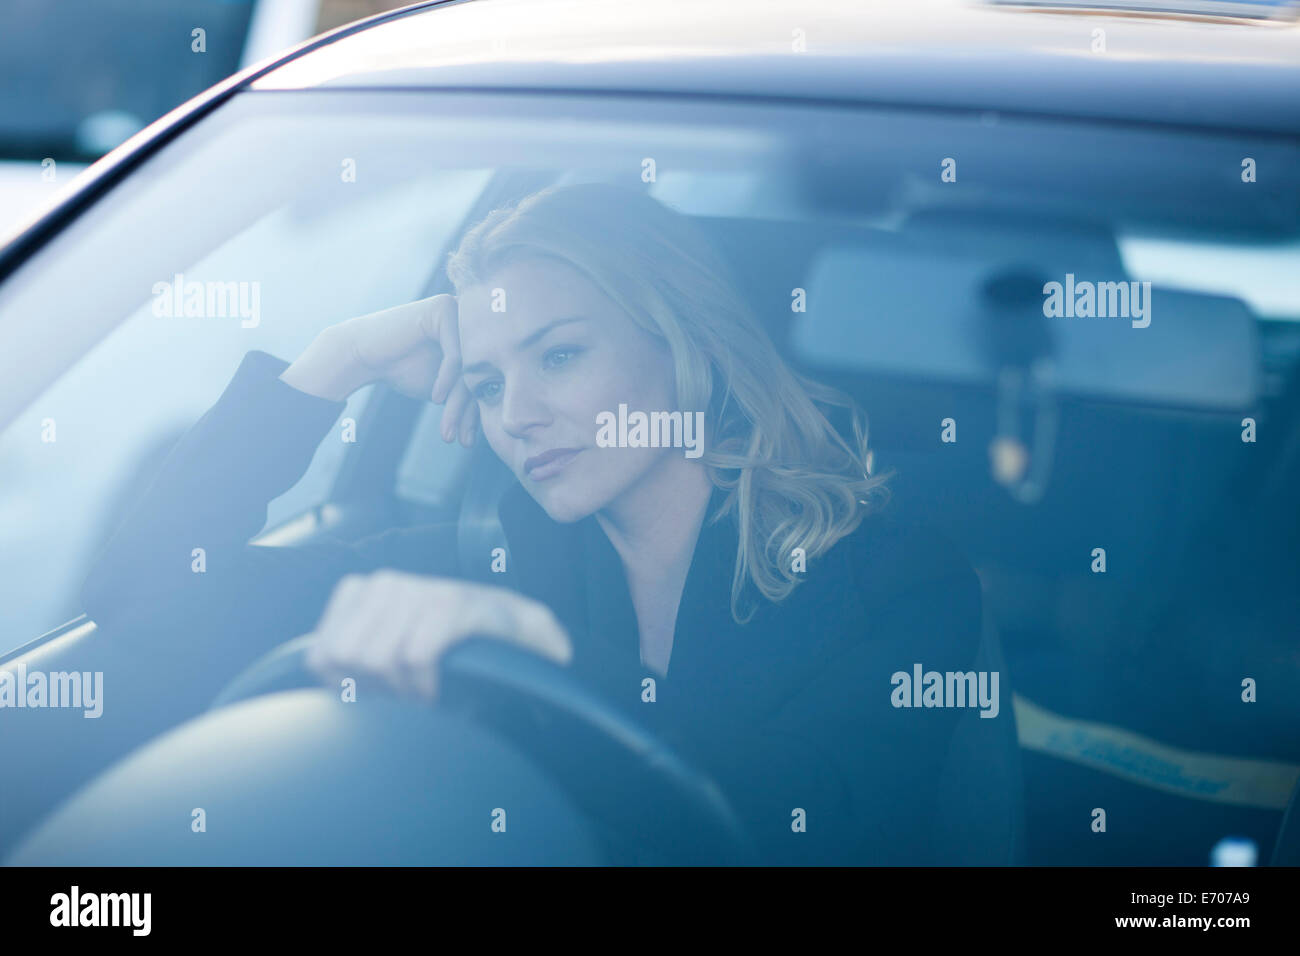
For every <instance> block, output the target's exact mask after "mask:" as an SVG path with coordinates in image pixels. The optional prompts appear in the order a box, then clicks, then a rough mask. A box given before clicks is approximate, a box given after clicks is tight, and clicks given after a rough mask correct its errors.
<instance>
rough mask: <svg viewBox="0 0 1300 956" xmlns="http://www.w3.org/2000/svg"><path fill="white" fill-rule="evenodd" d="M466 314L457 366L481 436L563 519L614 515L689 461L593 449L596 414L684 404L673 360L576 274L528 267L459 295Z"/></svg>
mask: <svg viewBox="0 0 1300 956" xmlns="http://www.w3.org/2000/svg"><path fill="white" fill-rule="evenodd" d="M496 290H499V291H496ZM494 291H495V298H494ZM494 302H495V303H496V304H497V308H502V307H503V306H504V308H503V310H502V311H493V305H494ZM459 306H460V341H461V365H462V368H463V370H464V379H465V384H466V385H467V386H468V387H469V390H470V394H471V395H473V396H474V399H475V401H476V402H477V403H478V407H479V416H480V420H481V422H482V427H483V434H484V436H485V437H486V438H487V441H488V444H489V445H490V446H491V447H492V450H493V451H494V452H496V454H497V457H499V458H500V459H501V460H502V461H503V462H505V463H506V465H507V466H508V467H509V468H510V470H511V471H513V472H514V474H515V476H516V477H517V478H518V479H519V481H520V483H521V484H522V485H523V486H524V487H525V488H527V489H528V492H529V494H531V495H532V496H533V498H534V499H536V501H537V502H538V504H540V505H541V506H542V507H543V508H544V509H545V510H546V512H547V514H548V515H550V516H551V518H552V519H554V520H555V521H561V522H567V521H577V520H579V519H581V518H585V517H586V516H587V515H590V514H592V513H594V512H596V511H600V510H602V509H604V508H607V507H609V506H610V505H611V504H613V503H615V502H617V501H618V499H620V498H621V497H622V496H623V495H625V494H626V493H627V492H628V491H629V490H631V489H633V488H635V487H636V486H637V485H638V484H639V483H640V482H641V481H643V480H644V479H645V478H646V477H647V475H649V474H650V473H651V472H652V471H653V470H654V469H656V468H657V467H660V466H661V465H662V464H663V463H664V461H665V456H666V455H670V454H674V453H675V454H676V455H678V456H680V455H681V454H682V452H681V450H680V449H672V448H618V447H599V446H598V445H597V444H596V434H597V430H598V429H597V424H596V422H597V416H598V415H599V414H600V413H602V412H610V413H613V414H614V415H615V416H617V414H618V407H619V405H620V403H621V404H626V405H627V407H628V411H629V412H632V411H645V412H651V411H671V410H673V409H675V408H676V407H677V402H676V397H675V389H674V377H673V365H672V355H671V352H670V351H669V349H668V347H667V345H666V343H664V342H663V340H662V339H660V338H658V337H656V336H654V335H651V334H650V333H648V332H646V331H645V330H643V329H642V328H641V327H640V326H638V325H637V324H636V323H635V322H633V321H632V319H631V317H630V316H628V315H627V313H626V312H624V311H623V310H622V309H621V308H620V307H619V306H617V305H616V304H615V303H614V302H613V301H611V300H610V299H609V298H608V297H607V296H606V295H605V294H604V293H603V292H602V291H601V290H600V288H599V287H598V286H596V285H595V283H593V282H591V281H590V280H589V279H587V278H586V277H585V276H584V275H583V274H582V273H581V272H579V271H578V270H577V269H575V268H574V267H573V266H571V265H569V264H568V263H566V262H563V261H561V260H558V259H549V258H540V257H539V258H533V259H526V260H520V261H518V262H516V263H512V264H510V265H508V266H505V267H503V268H502V269H501V270H500V271H498V272H497V273H496V274H495V275H493V276H491V277H489V279H488V280H487V281H485V282H483V283H482V284H481V285H477V286H473V287H471V288H468V289H465V290H463V291H462V293H461V295H460V296H459Z"/></svg>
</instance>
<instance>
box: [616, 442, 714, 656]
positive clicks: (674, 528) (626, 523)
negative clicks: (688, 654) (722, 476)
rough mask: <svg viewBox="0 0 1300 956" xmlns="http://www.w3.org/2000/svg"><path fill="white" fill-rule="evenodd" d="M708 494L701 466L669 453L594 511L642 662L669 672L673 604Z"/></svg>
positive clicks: (677, 601)
mask: <svg viewBox="0 0 1300 956" xmlns="http://www.w3.org/2000/svg"><path fill="white" fill-rule="evenodd" d="M712 495H713V483H712V482H711V481H709V477H708V474H707V473H706V472H705V470H704V468H703V467H702V466H700V465H699V464H697V463H696V462H694V461H690V460H688V459H685V458H680V457H677V456H675V455H671V454H670V455H667V456H665V460H664V462H663V463H662V465H661V467H659V468H655V469H652V470H651V471H650V472H649V473H648V474H647V475H646V476H645V477H644V478H643V479H642V480H641V481H640V482H638V483H637V484H636V486H634V487H633V488H631V489H629V490H628V491H627V492H625V493H624V494H623V495H621V496H620V497H619V498H618V499H617V500H616V501H614V502H612V503H611V505H610V507H608V508H605V509H602V510H601V511H599V512H597V513H596V520H597V521H598V522H599V523H600V527H601V529H602V530H603V531H604V532H605V536H606V537H607V538H609V541H610V543H611V544H612V545H613V546H614V550H615V551H617V552H618V556H619V558H621V559H622V562H623V570H624V571H625V572H626V574H627V582H628V592H629V594H630V595H631V597H632V605H633V607H634V609H635V610H636V617H637V625H638V627H639V629H640V632H641V633H640V636H641V658H642V661H643V662H644V663H646V664H647V665H648V666H651V667H653V668H655V669H656V670H658V671H659V672H660V673H661V674H666V673H667V671H668V659H669V656H670V655H671V652H672V640H673V632H674V630H675V625H676V620H677V608H678V606H679V605H680V603H681V597H682V590H683V588H684V587H685V584H686V577H687V575H688V574H689V572H690V568H691V559H692V557H693V556H694V554H695V545H696V542H697V540H698V539H699V534H700V528H701V526H702V525H703V524H704V518H705V513H706V512H707V510H708V506H709V500H710V498H711V497H712Z"/></svg>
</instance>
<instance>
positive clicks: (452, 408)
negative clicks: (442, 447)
mask: <svg viewBox="0 0 1300 956" xmlns="http://www.w3.org/2000/svg"><path fill="white" fill-rule="evenodd" d="M475 404H476V403H475V402H474V397H473V396H472V395H471V394H470V392H469V389H468V388H467V387H466V386H465V383H464V382H463V381H457V382H456V387H455V388H453V389H452V390H451V394H450V395H448V396H447V404H446V405H444V406H443V409H442V440H443V441H455V440H456V435H457V433H459V432H460V430H461V427H462V423H463V421H464V419H465V418H466V417H467V412H468V410H469V409H470V408H471V407H474V406H475ZM475 411H477V408H475ZM475 422H476V423H477V419H475Z"/></svg>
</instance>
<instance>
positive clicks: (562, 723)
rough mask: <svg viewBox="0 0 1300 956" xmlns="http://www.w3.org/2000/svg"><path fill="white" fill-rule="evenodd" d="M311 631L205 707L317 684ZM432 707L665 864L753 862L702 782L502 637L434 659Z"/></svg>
mask: <svg viewBox="0 0 1300 956" xmlns="http://www.w3.org/2000/svg"><path fill="white" fill-rule="evenodd" d="M315 640H316V638H314V637H313V636H311V635H307V636H304V637H299V638H295V639H294V640H292V641H288V642H287V643H285V644H282V645H280V646H279V647H278V648H276V649H274V650H273V651H271V652H270V653H268V654H267V655H265V656H264V657H263V658H261V659H260V660H258V661H256V662H254V663H253V664H252V665H251V666H250V667H249V668H248V669H247V670H245V671H244V672H243V673H242V674H241V675H240V676H239V677H237V678H235V680H234V681H232V682H231V683H230V684H229V685H227V687H226V688H225V689H224V690H223V691H222V692H221V693H220V694H219V695H218V696H217V698H216V699H215V700H214V701H213V703H212V705H211V708H210V710H215V709H218V708H221V707H225V706H227V705H230V704H233V703H236V702H238V701H243V700H248V699H250V698H254V697H260V696H262V695H267V694H274V693H277V692H279V691H287V690H294V689H300V688H310V687H319V686H320V680H319V677H317V675H315V674H314V673H312V672H311V671H309V670H308V669H307V667H306V664H305V658H306V653H307V651H308V649H309V648H310V647H311V645H312V643H313V642H314V641H315ZM435 706H436V707H437V708H439V709H444V710H446V711H449V712H452V713H454V714H456V715H459V716H464V717H467V718H468V719H469V720H471V721H472V722H473V723H475V724H478V725H480V726H486V727H488V728H489V729H491V730H493V731H496V732H497V733H499V734H500V735H502V736H503V737H505V738H506V739H507V740H508V741H509V742H510V743H512V744H513V745H514V746H515V747H516V748H517V749H518V750H519V751H520V752H521V753H523V754H525V755H526V756H527V757H528V758H530V759H531V760H533V761H534V762H535V763H536V764H538V765H539V766H540V767H541V768H542V769H543V771H545V772H546V773H547V774H548V775H549V776H550V777H551V778H552V779H553V780H554V782H555V783H556V784H557V785H559V786H560V788H561V789H562V790H564V791H565V793H566V795H567V796H568V797H569V798H570V799H571V800H572V801H573V803H574V804H575V805H576V806H577V807H579V808H580V809H581V810H582V811H583V812H584V813H585V814H586V815H587V816H588V817H589V818H590V819H592V820H593V821H594V822H597V823H599V824H602V825H603V827H604V830H605V833H606V834H607V835H608V836H610V837H612V838H613V839H614V841H615V843H616V844H622V846H623V848H624V849H628V848H635V849H637V850H643V849H646V848H648V849H649V851H650V852H651V854H653V855H654V857H655V862H660V861H662V862H665V863H674V864H722V865H728V864H731V865H746V864H753V863H754V862H756V860H757V857H756V854H755V851H754V848H753V845H752V843H751V841H750V840H749V838H748V836H747V834H746V833H745V831H744V828H743V826H742V825H741V823H740V822H739V820H738V819H737V818H736V816H735V813H734V812H733V811H732V809H731V807H730V806H729V804H728V803H727V801H726V799H725V797H724V796H723V795H722V792H721V791H720V790H719V789H718V787H717V785H716V784H715V783H714V782H713V781H712V780H711V779H709V778H708V777H707V776H705V775H704V774H702V773H700V772H698V771H696V770H694V769H693V768H691V767H690V766H689V765H688V764H687V763H686V762H685V761H684V760H682V759H681V757H679V756H678V755H677V754H676V753H675V752H674V751H673V749H672V748H671V747H669V746H668V744H666V743H665V742H663V741H662V740H660V739H659V738H658V737H656V736H655V735H654V734H652V733H650V732H649V731H647V730H646V729H645V728H643V727H640V726H638V725H637V724H636V723H634V722H633V721H631V720H629V719H628V718H627V717H625V716H623V715H622V714H621V713H619V712H618V711H617V710H615V709H614V708H613V707H612V706H611V705H610V704H608V703H607V702H605V701H604V700H602V699H600V698H599V697H598V696H597V695H596V694H594V693H593V692H592V691H590V690H589V689H587V688H586V687H585V686H584V685H582V684H580V683H579V682H578V681H577V680H576V679H574V678H573V676H572V675H571V674H569V673H568V672H566V671H565V670H563V669H562V668H561V667H559V666H557V665H555V664H553V663H551V662H550V661H547V660H544V659H543V658H541V657H539V656H537V655H535V654H532V653H529V652H528V651H525V650H523V649H522V648H516V647H513V646H512V645H510V644H507V643H506V642H504V641H500V640H495V639H490V638H472V639H469V640H466V641H464V642H463V643H461V644H460V645H458V646H456V647H455V648H453V649H452V650H450V651H448V652H447V654H446V655H445V656H444V657H443V659H442V662H441V686H440V689H439V696H438V701H437V704H436V705H435Z"/></svg>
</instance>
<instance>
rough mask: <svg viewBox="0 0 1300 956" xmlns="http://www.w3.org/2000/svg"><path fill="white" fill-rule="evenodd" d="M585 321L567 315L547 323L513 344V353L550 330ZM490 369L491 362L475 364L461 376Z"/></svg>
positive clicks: (581, 318)
mask: <svg viewBox="0 0 1300 956" xmlns="http://www.w3.org/2000/svg"><path fill="white" fill-rule="evenodd" d="M586 321H588V319H587V317H586V316H585V315H569V316H565V317H564V318H560V319H556V320H555V321H553V322H547V323H546V324H545V325H543V326H542V327H541V328H540V329H536V330H535V331H533V332H530V333H528V335H526V336H524V337H523V339H521V340H520V341H519V342H517V343H516V344H515V351H516V352H522V351H523V350H524V349H526V348H528V347H529V346H530V345H534V344H536V343H537V342H538V341H540V340H541V339H542V337H543V336H545V335H546V333H548V332H550V331H551V330H552V329H556V328H559V327H560V326H561V325H569V324H570V323H572V322H586ZM492 367H493V366H492V363H491V362H475V363H474V364H473V365H466V366H465V367H464V368H462V369H461V374H462V375H465V374H469V373H471V372H486V371H489V370H490V369H491V368H492Z"/></svg>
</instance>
